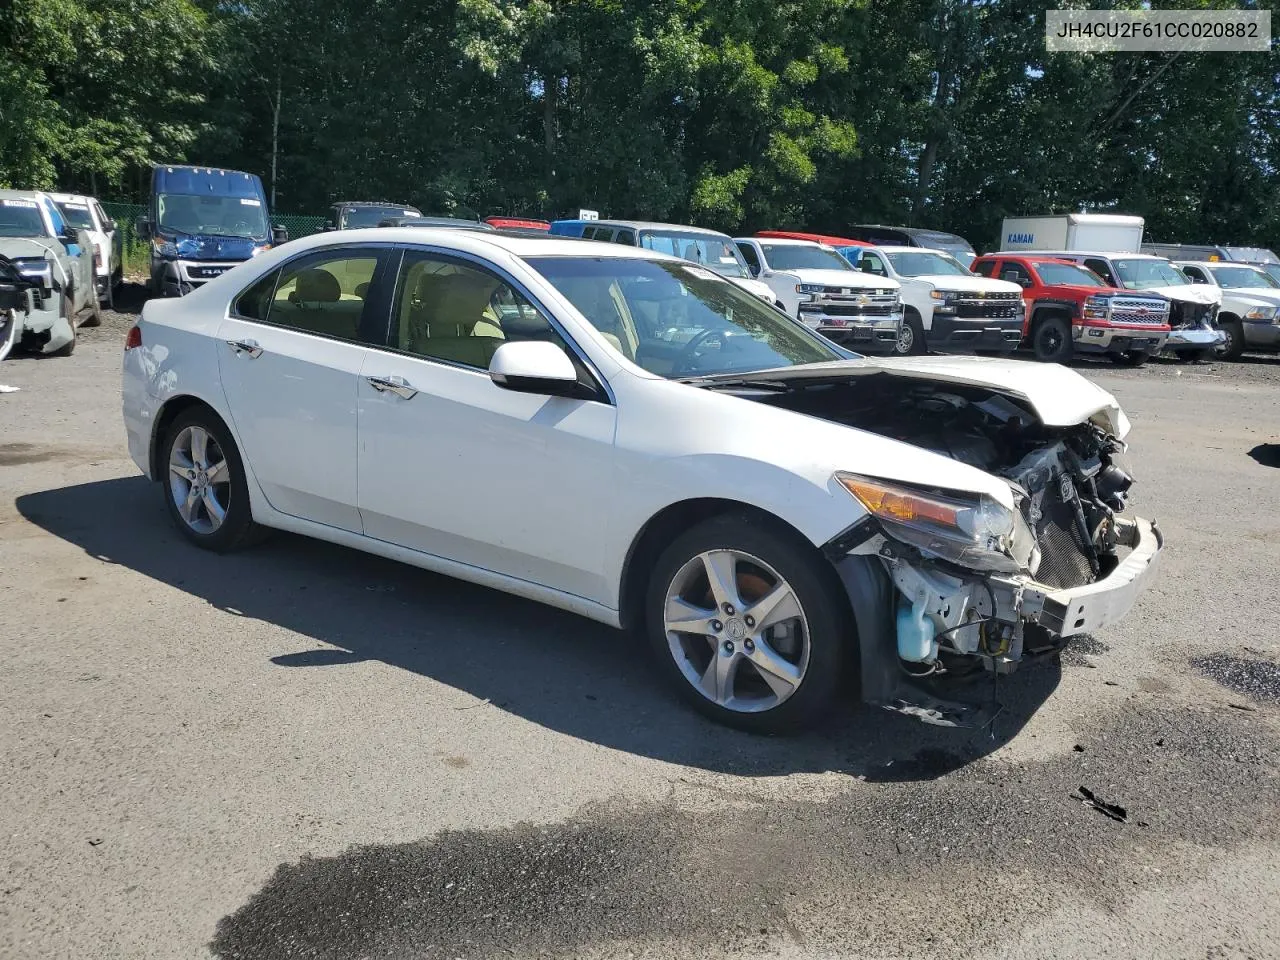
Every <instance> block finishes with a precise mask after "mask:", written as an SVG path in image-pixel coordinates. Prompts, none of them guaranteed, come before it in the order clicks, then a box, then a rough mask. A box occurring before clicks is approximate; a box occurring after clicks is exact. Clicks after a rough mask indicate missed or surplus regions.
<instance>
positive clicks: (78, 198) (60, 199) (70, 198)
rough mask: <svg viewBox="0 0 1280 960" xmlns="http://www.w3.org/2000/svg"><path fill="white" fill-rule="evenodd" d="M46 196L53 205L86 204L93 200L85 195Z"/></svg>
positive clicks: (61, 194) (54, 194)
mask: <svg viewBox="0 0 1280 960" xmlns="http://www.w3.org/2000/svg"><path fill="white" fill-rule="evenodd" d="M48 196H49V199H50V200H52V201H53V202H54V203H88V202H89V201H91V200H92V199H93V197H91V196H89V195H88V194H85V193H51V194H49V195H48Z"/></svg>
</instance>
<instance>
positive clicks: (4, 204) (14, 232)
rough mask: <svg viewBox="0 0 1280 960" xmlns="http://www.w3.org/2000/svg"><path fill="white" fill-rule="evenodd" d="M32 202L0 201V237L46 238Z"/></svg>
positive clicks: (36, 209)
mask: <svg viewBox="0 0 1280 960" xmlns="http://www.w3.org/2000/svg"><path fill="white" fill-rule="evenodd" d="M47 236H49V231H48V230H46V229H45V227H44V219H43V218H42V217H41V216H40V210H39V208H37V207H36V202H35V201H34V200H3V201H0V237H47Z"/></svg>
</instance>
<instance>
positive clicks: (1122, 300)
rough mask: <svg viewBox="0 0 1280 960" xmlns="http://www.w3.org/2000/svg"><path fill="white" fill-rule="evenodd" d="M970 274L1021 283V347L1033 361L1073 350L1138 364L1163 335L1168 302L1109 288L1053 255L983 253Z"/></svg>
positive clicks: (1063, 358) (1059, 358)
mask: <svg viewBox="0 0 1280 960" xmlns="http://www.w3.org/2000/svg"><path fill="white" fill-rule="evenodd" d="M970 269H971V270H972V271H973V272H974V273H980V274H982V275H983V276H986V277H994V278H995V279H997V280H1010V281H1012V282H1013V283H1016V284H1019V285H1020V286H1021V287H1022V290H1023V293H1022V299H1023V302H1024V303H1025V304H1026V306H1027V312H1026V319H1025V320H1024V321H1023V327H1022V346H1023V347H1024V348H1029V349H1030V350H1031V351H1032V352H1033V353H1034V354H1035V358H1036V359H1037V360H1043V361H1045V362H1046V363H1066V362H1067V361H1068V360H1070V359H1071V357H1072V356H1073V355H1074V354H1077V353H1081V354H1088V353H1092V354H1105V355H1107V356H1109V357H1110V358H1111V359H1112V360H1114V361H1115V362H1116V363H1121V364H1125V365H1128V366H1135V367H1137V366H1141V365H1142V364H1144V363H1146V362H1147V361H1148V360H1149V359H1150V358H1151V357H1153V356H1154V355H1155V354H1157V353H1159V352H1160V350H1161V349H1162V348H1163V347H1164V342H1165V340H1166V339H1168V336H1169V301H1168V300H1167V299H1166V298H1164V297H1162V296H1159V295H1157V294H1153V293H1148V292H1142V293H1137V292H1135V291H1133V290H1121V289H1119V288H1117V287H1110V286H1107V284H1106V283H1105V282H1104V281H1103V280H1102V279H1101V278H1099V277H1098V275H1097V274H1095V273H1093V272H1092V271H1090V270H1087V269H1085V268H1084V267H1081V266H1079V265H1078V264H1074V263H1071V262H1069V261H1066V260H1058V259H1055V258H1054V257H1042V256H1018V255H1017V254H1008V253H989V254H986V255H985V256H982V257H979V258H978V259H977V260H975V261H974V262H973V264H972V265H971V266H970Z"/></svg>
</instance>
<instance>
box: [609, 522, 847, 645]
mask: <svg viewBox="0 0 1280 960" xmlns="http://www.w3.org/2000/svg"><path fill="white" fill-rule="evenodd" d="M727 513H745V514H748V515H749V516H751V517H752V519H753V520H755V521H758V522H759V523H760V524H762V525H764V526H768V527H771V528H772V529H773V530H775V531H776V532H778V533H780V534H782V535H783V536H785V537H787V538H788V539H791V540H794V541H795V542H796V543H797V544H803V545H804V546H805V547H806V548H807V549H810V550H813V551H814V552H815V553H818V554H820V553H821V548H820V547H819V546H817V545H815V544H814V543H813V541H811V540H810V539H809V538H808V537H806V536H805V535H804V534H803V533H801V532H800V530H799V529H797V528H796V527H795V526H793V525H792V524H790V523H788V522H787V521H786V520H784V519H782V518H781V517H779V516H778V515H777V514H775V513H771V512H769V511H768V510H764V509H762V508H760V507H758V506H754V505H753V504H750V503H746V502H744V501H741V500H733V499H729V498H722V497H695V498H691V499H688V500H680V501H678V502H676V503H672V504H669V505H667V506H666V507H663V508H662V509H661V510H659V511H658V512H657V513H655V514H654V515H653V516H652V517H650V518H649V519H648V521H646V522H645V524H644V526H642V527H641V528H640V530H639V532H638V533H637V534H636V535H635V537H634V538H633V539H632V541H631V545H630V547H629V548H628V550H627V553H626V559H625V561H624V562H623V566H622V577H621V582H620V584H619V589H618V620H619V623H620V624H621V626H622V629H624V630H631V629H634V628H637V627H640V626H642V625H643V622H644V602H645V594H646V591H647V589H648V585H649V573H650V571H651V570H652V569H653V565H654V563H656V562H657V560H658V557H659V555H660V554H661V553H662V551H663V550H664V549H666V547H667V545H668V544H670V543H671V541H672V540H674V539H675V538H676V537H677V536H678V535H679V534H681V533H683V532H684V531H685V530H688V529H689V528H690V527H693V526H695V525H697V524H699V523H702V522H703V521H705V520H710V519H711V518H712V517H718V516H722V515H724V514H727ZM824 564H825V565H826V566H827V567H829V568H830V569H831V574H832V583H833V585H834V586H835V587H837V588H839V578H838V576H837V575H836V573H835V568H834V567H831V565H830V564H829V563H827V562H826V561H825V559H824ZM839 595H840V596H841V597H844V602H846V603H847V602H848V598H847V596H846V595H845V592H844V590H843V589H839Z"/></svg>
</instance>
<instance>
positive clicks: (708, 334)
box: [671, 328, 747, 377]
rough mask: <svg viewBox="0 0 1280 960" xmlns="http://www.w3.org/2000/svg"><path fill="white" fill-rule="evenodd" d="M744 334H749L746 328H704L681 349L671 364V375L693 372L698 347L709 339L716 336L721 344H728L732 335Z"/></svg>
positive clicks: (676, 375)
mask: <svg viewBox="0 0 1280 960" xmlns="http://www.w3.org/2000/svg"><path fill="white" fill-rule="evenodd" d="M744 335H747V334H746V331H745V330H718V329H715V328H711V329H709V330H703V331H702V332H701V333H699V334H697V335H696V336H695V337H694V338H693V339H692V340H690V341H689V342H688V343H686V344H685V345H684V349H683V350H682V351H680V356H679V357H677V358H676V362H675V363H674V364H672V366H671V376H674V377H678V376H681V375H682V374H686V373H691V372H693V369H694V364H695V363H696V362H697V359H698V348H699V347H701V346H702V345H703V344H704V343H706V342H707V341H708V340H711V339H713V338H714V339H717V340H719V341H720V344H721V346H727V345H728V343H729V340H730V339H731V338H732V337H735V336H744Z"/></svg>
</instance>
